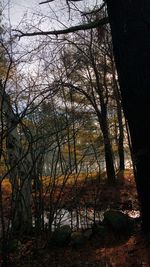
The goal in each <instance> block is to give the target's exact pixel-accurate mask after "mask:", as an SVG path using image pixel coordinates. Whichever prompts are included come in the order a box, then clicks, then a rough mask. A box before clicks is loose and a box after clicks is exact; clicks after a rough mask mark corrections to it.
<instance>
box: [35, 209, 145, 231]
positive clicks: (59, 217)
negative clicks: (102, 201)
mask: <svg viewBox="0 0 150 267" xmlns="http://www.w3.org/2000/svg"><path fill="white" fill-rule="evenodd" d="M106 211H107V210H101V211H97V210H94V208H92V207H91V208H80V207H78V208H77V209H73V210H72V211H69V210H67V209H58V210H57V211H56V212H55V213H54V216H53V218H54V220H53V223H52V230H54V229H55V228H56V227H57V226H62V225H70V227H71V228H72V229H86V228H91V226H92V225H93V223H94V222H101V221H102V220H103V218H104V213H105V212H106ZM123 213H125V214H127V215H128V216H129V217H131V218H139V217H140V211H139V210H124V211H123ZM49 215H50V213H49V212H48V211H45V212H44V224H45V226H46V225H47V226H48V224H49ZM34 225H35V221H34V220H33V226H34Z"/></svg>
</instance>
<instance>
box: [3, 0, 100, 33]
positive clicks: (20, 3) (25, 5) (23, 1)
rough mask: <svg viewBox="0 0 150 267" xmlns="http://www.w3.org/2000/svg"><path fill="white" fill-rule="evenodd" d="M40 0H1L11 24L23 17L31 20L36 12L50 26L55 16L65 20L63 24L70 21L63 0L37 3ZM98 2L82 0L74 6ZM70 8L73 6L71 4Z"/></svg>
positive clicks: (93, 4) (81, 6)
mask: <svg viewBox="0 0 150 267" xmlns="http://www.w3.org/2000/svg"><path fill="white" fill-rule="evenodd" d="M41 1H42V0H2V6H3V7H4V14H5V17H6V18H8V17H10V23H11V24H12V25H13V26H17V25H18V24H19V23H20V22H21V20H22V18H23V17H24V19H27V20H29V21H30V20H33V17H34V18H35V17H36V15H37V14H40V15H41V16H38V18H39V19H41V18H42V15H43V18H44V16H45V17H47V21H48V23H49V25H50V24H51V23H52V25H50V28H51V26H52V27H55V21H56V20H57V18H58V20H61V21H62V22H64V21H65V22H64V23H65V24H66V23H70V22H68V21H69V15H68V8H67V6H66V2H65V0H55V1H53V2H51V3H49V4H43V5H39V2H41ZM100 3H101V0H83V1H81V2H77V3H76V6H77V7H78V8H79V9H82V10H84V8H85V7H86V8H87V7H89V8H90V7H92V6H95V5H96V4H97V5H98V4H100ZM72 8H74V6H73V5H72ZM55 12H56V13H55ZM57 16H58V17H57ZM48 17H49V18H48ZM36 21H37V20H36ZM43 22H44V23H45V19H44V20H43ZM76 24H77V23H76ZM56 25H57V23H56ZM46 27H47V26H46Z"/></svg>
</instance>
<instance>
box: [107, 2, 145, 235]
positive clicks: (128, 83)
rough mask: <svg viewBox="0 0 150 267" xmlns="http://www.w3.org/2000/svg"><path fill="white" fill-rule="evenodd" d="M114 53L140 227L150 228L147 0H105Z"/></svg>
mask: <svg viewBox="0 0 150 267" xmlns="http://www.w3.org/2000/svg"><path fill="white" fill-rule="evenodd" d="M107 7H108V15H109V20H110V25H111V31H112V38H113V46H114V55H115V61H116V67H117V71H118V77H119V83H120V89H121V95H122V101H123V107H124V112H125V116H126V118H127V120H128V124H129V129H130V134H131V140H132V147H133V153H134V158H135V163H136V169H137V177H136V184H137V190H138V195H139V200H140V204H141V215H142V221H143V230H144V231H145V232H149V231H150V216H149V203H150V168H149V166H150V138H149V134H150V118H149V114H150V108H149V105H150V88H149V87H150V1H149V0H142V1H141V0H126V1H125V0H115V1H114V0H107Z"/></svg>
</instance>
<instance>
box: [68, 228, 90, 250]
mask: <svg viewBox="0 0 150 267" xmlns="http://www.w3.org/2000/svg"><path fill="white" fill-rule="evenodd" d="M86 240H87V238H86V237H85V236H84V233H83V232H81V231H76V232H73V233H72V234H71V244H72V246H73V247H75V248H80V247H81V246H83V245H84V244H85V242H86Z"/></svg>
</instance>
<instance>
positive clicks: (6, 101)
mask: <svg viewBox="0 0 150 267" xmlns="http://www.w3.org/2000/svg"><path fill="white" fill-rule="evenodd" d="M0 102H1V105H2V107H1V109H2V113H3V115H4V117H5V118H4V120H5V125H6V131H7V132H6V149H7V155H8V166H9V180H10V183H11V185H12V201H13V203H12V208H13V210H12V230H14V231H16V230H17V231H21V232H27V231H30V229H31V227H32V216H31V179H30V172H31V160H30V155H29V154H28V151H24V148H22V146H21V143H20V138H19V135H18V131H17V127H18V117H17V116H16V115H15V114H14V112H13V109H12V106H11V102H10V98H9V95H8V94H7V93H6V92H5V90H4V88H3V85H2V84H0Z"/></svg>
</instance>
